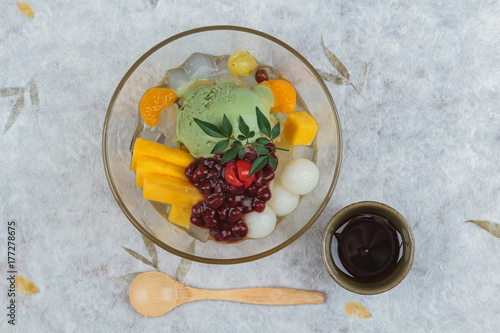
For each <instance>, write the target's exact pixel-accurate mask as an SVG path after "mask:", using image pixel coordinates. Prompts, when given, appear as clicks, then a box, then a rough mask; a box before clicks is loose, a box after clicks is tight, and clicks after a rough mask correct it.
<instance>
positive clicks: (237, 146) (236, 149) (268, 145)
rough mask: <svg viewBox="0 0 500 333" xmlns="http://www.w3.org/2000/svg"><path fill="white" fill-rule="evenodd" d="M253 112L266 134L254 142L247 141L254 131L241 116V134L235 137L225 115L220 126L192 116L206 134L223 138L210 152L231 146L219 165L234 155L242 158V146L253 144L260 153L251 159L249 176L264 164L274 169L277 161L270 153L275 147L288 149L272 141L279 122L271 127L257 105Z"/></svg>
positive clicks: (223, 149) (243, 154)
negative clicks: (279, 146) (253, 159)
mask: <svg viewBox="0 0 500 333" xmlns="http://www.w3.org/2000/svg"><path fill="white" fill-rule="evenodd" d="M255 114H256V116H257V125H258V127H259V130H260V132H262V134H264V135H265V136H266V137H259V138H257V139H255V142H250V141H249V140H250V139H251V138H253V137H255V135H256V133H255V131H250V128H249V126H248V125H247V124H246V123H245V120H244V119H243V117H242V116H239V118H238V128H239V131H240V132H241V134H239V135H238V136H237V138H235V137H234V136H233V126H232V124H231V122H230V121H229V119H228V118H227V116H226V115H224V116H223V119H222V126H221V127H220V128H219V127H217V126H216V125H214V124H210V123H208V122H206V121H203V120H200V119H197V118H193V119H194V121H195V122H196V124H198V126H200V128H201V129H202V130H203V132H205V133H206V134H207V135H209V136H211V137H214V138H224V139H223V140H220V141H219V142H217V143H216V145H215V146H214V148H213V149H212V151H211V154H217V153H221V152H223V151H225V150H226V149H227V148H228V147H229V146H230V145H232V146H233V148H231V149H228V150H227V151H226V152H225V153H224V155H223V156H222V160H221V162H220V163H221V165H222V164H225V163H227V162H229V161H231V160H233V159H235V158H236V156H238V158H239V159H243V158H244V157H245V150H244V149H243V148H245V147H248V146H253V147H254V149H255V150H256V151H257V152H258V153H259V154H260V155H262V156H260V157H258V158H257V159H255V161H253V163H252V167H251V168H250V173H249V176H250V175H253V174H254V173H255V172H257V171H259V170H261V169H262V168H263V167H264V166H265V165H266V164H269V166H270V167H271V168H272V169H273V170H276V167H277V165H278V161H277V159H276V158H275V157H274V156H272V153H274V151H276V150H277V149H279V150H285V151H288V149H283V148H278V147H276V144H275V143H274V139H276V138H277V137H278V136H279V135H280V133H281V128H280V123H279V122H278V123H276V125H274V126H273V128H272V129H271V123H270V122H269V119H267V117H266V116H265V115H264V114H263V113H262V111H260V109H259V108H258V107H256V108H255Z"/></svg>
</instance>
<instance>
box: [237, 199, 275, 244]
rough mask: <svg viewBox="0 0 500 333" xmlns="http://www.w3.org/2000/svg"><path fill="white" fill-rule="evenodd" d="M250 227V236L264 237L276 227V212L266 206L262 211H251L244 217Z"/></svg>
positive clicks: (248, 235)
mask: <svg viewBox="0 0 500 333" xmlns="http://www.w3.org/2000/svg"><path fill="white" fill-rule="evenodd" d="M243 219H244V220H245V223H246V224H247V227H248V234H247V237H248V238H264V237H267V236H269V234H271V232H273V230H274V228H275V227H276V214H275V213H274V211H273V210H272V209H271V208H269V207H268V206H266V208H265V209H264V211H263V212H262V213H257V212H251V213H248V214H245V216H244V217H243Z"/></svg>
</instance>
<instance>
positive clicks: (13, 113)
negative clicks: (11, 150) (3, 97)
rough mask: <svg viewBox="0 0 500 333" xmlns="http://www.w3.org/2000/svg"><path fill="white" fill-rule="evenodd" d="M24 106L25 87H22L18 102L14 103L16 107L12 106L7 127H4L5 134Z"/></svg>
mask: <svg viewBox="0 0 500 333" xmlns="http://www.w3.org/2000/svg"><path fill="white" fill-rule="evenodd" d="M23 106H24V89H21V91H20V92H19V98H18V99H17V101H16V104H14V107H12V110H11V111H10V115H9V118H7V123H6V124H5V128H4V129H3V134H5V132H7V131H8V130H9V129H10V128H11V127H12V125H14V123H15V122H16V119H17V116H19V114H20V113H21V110H22V108H23Z"/></svg>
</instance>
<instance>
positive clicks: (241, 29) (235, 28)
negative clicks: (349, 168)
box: [102, 25, 342, 264]
mask: <svg viewBox="0 0 500 333" xmlns="http://www.w3.org/2000/svg"><path fill="white" fill-rule="evenodd" d="M215 30H232V31H239V32H245V33H250V34H254V35H257V36H260V37H263V38H266V39H268V40H270V41H272V42H274V43H276V44H278V45H280V46H281V47H283V48H285V49H286V50H288V51H289V52H290V53H292V54H293V55H294V56H295V57H297V58H298V59H299V60H300V61H302V63H303V64H304V65H305V66H306V67H307V68H308V69H309V70H310V71H311V72H312V73H313V75H314V76H315V77H316V79H317V80H318V82H319V84H320V86H321V87H322V89H323V91H324V93H325V95H326V97H327V99H328V102H329V103H330V106H331V107H332V110H333V116H334V117H335V121H336V123H337V142H338V146H337V163H336V165H335V174H334V176H333V180H332V183H331V185H330V188H329V190H328V193H327V195H326V197H325V199H324V200H323V202H322V203H321V205H320V206H319V208H318V210H317V211H316V213H315V214H314V215H313V216H312V218H311V219H310V220H309V222H307V224H306V225H304V226H303V227H302V229H300V230H299V231H298V232H297V233H295V234H294V235H293V236H292V237H290V238H289V239H287V240H286V241H284V242H283V243H281V244H278V245H277V246H275V247H273V248H272V249H270V250H267V251H265V252H262V253H259V254H254V255H251V256H247V257H241V258H234V259H214V258H204V257H199V256H196V255H193V254H189V253H185V252H182V251H180V250H177V249H175V248H172V247H170V246H168V245H167V244H165V243H163V242H162V241H161V240H159V239H157V238H156V237H155V236H153V235H152V234H151V233H149V232H148V231H147V230H146V229H145V228H144V227H143V226H142V225H141V224H140V223H139V222H138V221H137V220H136V219H135V218H134V216H133V215H132V213H130V211H129V210H128V208H127V207H126V206H125V204H124V203H123V201H122V199H121V198H120V195H119V194H118V191H117V189H116V187H115V182H114V180H113V176H112V175H111V171H110V169H109V164H108V158H107V155H108V154H107V134H108V133H107V132H108V123H109V120H110V117H111V113H112V110H113V106H114V104H115V101H116V98H117V96H118V94H119V93H120V92H121V90H122V88H123V86H124V85H125V83H126V82H127V80H128V79H129V77H130V76H131V75H132V73H133V72H134V71H135V70H136V69H137V67H139V65H140V64H141V63H142V62H143V61H144V60H146V59H147V58H148V57H149V56H150V55H151V54H153V53H154V52H156V51H157V50H158V49H160V48H162V47H163V46H165V45H167V44H169V43H171V42H173V41H175V40H177V39H179V38H182V37H185V36H188V35H192V34H197V33H200V32H207V31H215ZM102 157H103V161H104V170H105V172H106V178H107V180H108V184H109V187H110V188H111V192H112V193H113V196H114V198H115V200H116V202H117V203H118V206H120V208H121V210H122V211H123V213H124V214H125V216H126V217H127V218H128V219H129V220H130V222H131V223H132V224H133V225H134V226H135V227H136V228H137V230H139V231H140V232H141V233H142V234H143V235H145V236H146V237H148V238H149V239H150V240H151V241H153V242H154V243H155V244H156V245H158V246H159V247H161V248H162V249H164V250H166V251H168V252H170V253H173V254H175V255H177V256H180V257H182V258H186V259H189V260H193V261H197V262H201V263H207V264H239V263H244V262H249V261H253V260H257V259H261V258H264V257H267V256H269V255H271V254H273V253H276V252H278V251H279V250H281V249H283V248H285V247H287V246H288V245H290V244H291V243H293V242H294V241H295V240H297V239H298V238H299V237H300V236H302V234H304V233H305V232H306V231H307V229H309V228H310V227H311V226H312V225H313V224H314V223H315V222H316V220H317V219H318V218H319V216H320V215H321V213H322V212H323V210H324V209H325V207H326V205H327V204H328V202H329V201H330V198H331V196H332V194H333V190H334V189H335V185H336V184H337V180H338V177H339V174H340V166H341V162H342V131H341V126H340V119H339V115H338V111H337V107H336V106H335V103H334V101H333V98H332V96H331V95H330V92H329V90H328V88H327V87H326V85H325V82H324V81H323V79H322V78H321V76H320V75H319V74H318V73H317V72H316V70H315V69H314V67H313V66H312V65H311V64H310V63H309V62H308V61H307V60H306V59H305V58H304V57H303V56H301V55H300V54H299V53H298V52H297V51H295V50H294V49H293V48H292V47H290V46H289V45H288V44H285V43H283V42H282V41H280V40H278V39H277V38H275V37H273V36H270V35H268V34H266V33H263V32H260V31H257V30H253V29H249V28H244V27H238V26H230V25H216V26H206V27H201V28H196V29H191V30H187V31H184V32H181V33H179V34H176V35H174V36H172V37H170V38H167V39H165V40H164V41H163V42H160V43H159V44H157V45H155V46H154V47H152V48H151V49H150V50H149V51H147V52H146V53H145V54H144V55H143V56H142V57H140V58H139V59H138V60H137V61H136V62H135V63H134V64H133V65H132V67H131V68H130V69H129V70H128V71H127V73H126V74H125V76H124V77H123V78H122V79H121V81H120V83H119V84H118V87H117V88H116V90H115V92H114V93H113V96H112V97H111V101H110V103H109V106H108V110H107V112H106V118H105V120H104V128H103V134H102Z"/></svg>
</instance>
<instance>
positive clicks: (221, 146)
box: [210, 139, 229, 154]
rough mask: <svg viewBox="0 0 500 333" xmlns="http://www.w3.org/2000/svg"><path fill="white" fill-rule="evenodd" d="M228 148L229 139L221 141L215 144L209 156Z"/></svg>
mask: <svg viewBox="0 0 500 333" xmlns="http://www.w3.org/2000/svg"><path fill="white" fill-rule="evenodd" d="M228 146H229V139H226V140H221V141H219V142H217V144H216V145H215V146H214V148H213V149H212V151H211V152H210V154H217V153H220V152H222V151H224V150H226V148H227V147H228Z"/></svg>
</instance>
